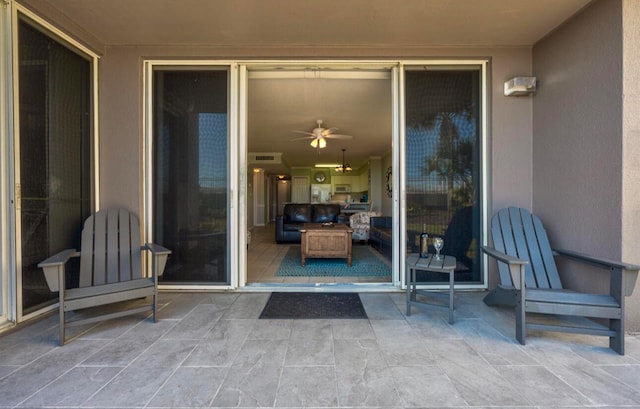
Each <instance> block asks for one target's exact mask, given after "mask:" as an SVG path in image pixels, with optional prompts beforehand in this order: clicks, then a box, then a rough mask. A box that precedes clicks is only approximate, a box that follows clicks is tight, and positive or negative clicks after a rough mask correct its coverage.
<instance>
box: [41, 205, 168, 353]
mask: <svg viewBox="0 0 640 409" xmlns="http://www.w3.org/2000/svg"><path fill="white" fill-rule="evenodd" d="M81 245H82V248H81V251H80V252H78V251H76V250H75V249H68V250H63V251H61V252H60V253H58V254H56V255H54V256H52V257H50V258H48V259H46V260H45V261H43V262H41V263H40V264H38V267H41V268H42V269H43V270H44V273H45V278H46V279H47V284H48V285H49V289H50V290H51V291H59V293H60V309H59V310H60V311H59V314H60V340H59V342H60V345H64V344H65V342H66V339H65V328H66V327H71V326H77V325H83V324H90V323H94V322H99V321H102V320H107V319H111V318H117V317H122V316H126V315H130V314H137V313H140V312H143V311H152V312H153V321H154V322H156V310H157V295H158V277H159V276H161V275H162V273H163V271H164V267H165V265H166V261H167V257H168V255H169V254H171V251H170V250H168V249H166V248H164V247H161V246H158V245H156V244H146V245H144V246H141V245H140V223H139V221H138V217H137V216H136V215H134V214H132V213H130V212H129V211H127V210H124V209H105V210H100V211H99V212H97V213H96V214H94V215H93V216H91V217H89V218H88V219H87V220H86V221H85V223H84V228H83V229H82V243H81ZM143 250H147V251H149V252H150V253H151V255H152V257H151V276H150V277H145V275H144V274H143V271H142V265H143V258H142V257H143V253H142V251H143ZM72 257H80V281H79V287H78V288H73V289H67V288H65V266H66V264H67V262H68V261H69V260H70V259H71V258H72ZM146 297H152V300H151V302H150V303H147V304H144V305H140V304H137V303H136V304H135V305H134V306H133V307H130V308H128V309H124V310H122V309H121V310H119V311H117V312H111V313H103V314H101V315H92V316H89V317H85V318H82V319H73V320H66V313H68V312H71V311H77V310H82V309H85V308H89V307H95V306H100V305H106V304H112V303H117V302H120V301H127V300H135V299H142V298H146Z"/></svg>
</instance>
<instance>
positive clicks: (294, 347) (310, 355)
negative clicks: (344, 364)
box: [285, 337, 335, 366]
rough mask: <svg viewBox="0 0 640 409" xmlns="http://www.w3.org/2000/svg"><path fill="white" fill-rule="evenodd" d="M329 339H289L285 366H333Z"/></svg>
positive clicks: (331, 347) (331, 341)
mask: <svg viewBox="0 0 640 409" xmlns="http://www.w3.org/2000/svg"><path fill="white" fill-rule="evenodd" d="M334 363H335V358H334V355H333V340H332V339H331V337H318V338H307V337H303V338H291V340H289V348H288V349H287V355H286V358H285V365H287V366H309V365H334Z"/></svg>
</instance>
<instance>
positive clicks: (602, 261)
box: [553, 249, 640, 271]
mask: <svg viewBox="0 0 640 409" xmlns="http://www.w3.org/2000/svg"><path fill="white" fill-rule="evenodd" d="M553 251H554V253H555V254H556V255H559V256H564V257H568V258H571V259H574V260H577V261H581V262H583V263H588V264H593V265H596V266H599V267H604V268H607V269H615V268H619V269H621V270H629V271H638V270H640V266H636V265H634V264H627V263H623V262H621V261H615V260H609V259H606V258H602V257H594V256H590V255H588V254H583V253H578V252H577V251H572V250H565V249H553Z"/></svg>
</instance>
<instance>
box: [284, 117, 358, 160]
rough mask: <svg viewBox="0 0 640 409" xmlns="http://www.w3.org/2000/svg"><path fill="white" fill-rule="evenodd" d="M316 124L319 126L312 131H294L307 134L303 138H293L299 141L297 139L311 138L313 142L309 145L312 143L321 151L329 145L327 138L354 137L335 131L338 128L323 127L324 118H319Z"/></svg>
mask: <svg viewBox="0 0 640 409" xmlns="http://www.w3.org/2000/svg"><path fill="white" fill-rule="evenodd" d="M316 124H317V125H318V126H317V127H316V128H315V129H314V130H313V131H311V132H306V131H294V132H298V133H303V134H306V135H307V136H305V137H303V138H296V139H293V140H294V141H297V140H301V139H311V142H310V143H309V145H311V147H312V148H314V149H318V152H319V151H320V149H323V148H326V147H327V139H351V138H353V136H351V135H341V134H337V133H334V132H335V131H337V130H338V128H323V127H322V119H318V120H317V121H316Z"/></svg>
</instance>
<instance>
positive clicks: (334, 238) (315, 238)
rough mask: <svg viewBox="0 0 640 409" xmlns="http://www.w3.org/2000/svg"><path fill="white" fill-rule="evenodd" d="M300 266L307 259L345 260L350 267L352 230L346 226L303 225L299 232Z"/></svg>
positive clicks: (339, 224) (336, 224) (335, 224)
mask: <svg viewBox="0 0 640 409" xmlns="http://www.w3.org/2000/svg"><path fill="white" fill-rule="evenodd" d="M300 233H301V234H302V240H301V242H300V259H301V260H300V264H301V265H302V266H303V267H304V266H305V265H306V263H307V258H346V259H347V265H348V266H349V267H351V235H352V234H353V229H351V228H350V227H349V226H347V225H346V224H341V223H333V224H331V225H324V224H323V223H305V224H304V226H302V229H301V230H300Z"/></svg>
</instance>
